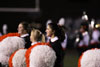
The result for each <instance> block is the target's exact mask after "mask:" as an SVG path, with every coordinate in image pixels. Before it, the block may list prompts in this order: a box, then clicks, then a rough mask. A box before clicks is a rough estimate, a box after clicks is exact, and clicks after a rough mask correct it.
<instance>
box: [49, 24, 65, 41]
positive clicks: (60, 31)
mask: <svg viewBox="0 0 100 67" xmlns="http://www.w3.org/2000/svg"><path fill="white" fill-rule="evenodd" d="M48 25H49V26H50V28H51V29H52V30H53V31H55V33H54V35H55V36H57V37H58V38H59V39H60V41H61V42H62V41H64V39H65V32H64V30H63V29H62V28H61V27H60V26H58V25H57V24H56V23H49V24H48Z"/></svg>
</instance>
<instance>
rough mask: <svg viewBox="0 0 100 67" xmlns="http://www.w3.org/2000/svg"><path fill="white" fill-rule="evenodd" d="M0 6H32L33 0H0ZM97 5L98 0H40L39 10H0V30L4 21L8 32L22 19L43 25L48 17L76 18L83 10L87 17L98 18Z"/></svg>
mask: <svg viewBox="0 0 100 67" xmlns="http://www.w3.org/2000/svg"><path fill="white" fill-rule="evenodd" d="M0 7H4V8H5V7H8V8H34V7H35V0H0ZM99 7H100V1H99V0H40V12H0V30H1V31H2V25H3V24H4V23H6V24H8V30H9V32H16V31H17V26H18V24H19V22H20V21H23V20H25V21H28V22H29V23H30V22H33V21H35V22H39V23H42V24H43V25H45V22H46V21H47V20H48V19H52V20H53V21H54V22H57V20H58V19H59V18H61V17H65V18H72V19H76V18H79V17H81V16H82V13H83V11H86V12H87V15H88V17H89V19H91V18H95V19H99V17H100V8H99ZM43 27H44V26H43Z"/></svg>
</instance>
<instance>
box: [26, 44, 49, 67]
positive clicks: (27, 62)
mask: <svg viewBox="0 0 100 67" xmlns="http://www.w3.org/2000/svg"><path fill="white" fill-rule="evenodd" d="M38 45H48V46H50V47H51V45H50V44H49V43H36V44H34V45H32V46H31V47H30V48H29V49H28V50H27V51H26V53H25V58H26V67H30V65H29V63H30V59H29V56H30V53H31V50H32V49H33V48H34V47H35V46H38Z"/></svg>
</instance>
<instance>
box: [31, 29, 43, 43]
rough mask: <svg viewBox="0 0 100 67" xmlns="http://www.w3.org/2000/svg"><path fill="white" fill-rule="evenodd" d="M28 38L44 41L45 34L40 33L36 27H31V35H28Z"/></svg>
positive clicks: (32, 40)
mask: <svg viewBox="0 0 100 67" xmlns="http://www.w3.org/2000/svg"><path fill="white" fill-rule="evenodd" d="M30 40H31V42H34V41H36V42H38V41H40V42H45V36H44V34H42V32H41V31H39V30H38V29H32V30H31V35H30Z"/></svg>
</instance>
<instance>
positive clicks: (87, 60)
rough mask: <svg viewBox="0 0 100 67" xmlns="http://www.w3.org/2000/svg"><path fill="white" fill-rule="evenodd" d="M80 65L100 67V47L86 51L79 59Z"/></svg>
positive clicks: (83, 66) (80, 66)
mask: <svg viewBox="0 0 100 67" xmlns="http://www.w3.org/2000/svg"><path fill="white" fill-rule="evenodd" d="M78 67H100V49H92V50H87V51H85V52H84V53H83V55H82V56H81V58H80V60H79V65H78Z"/></svg>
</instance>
